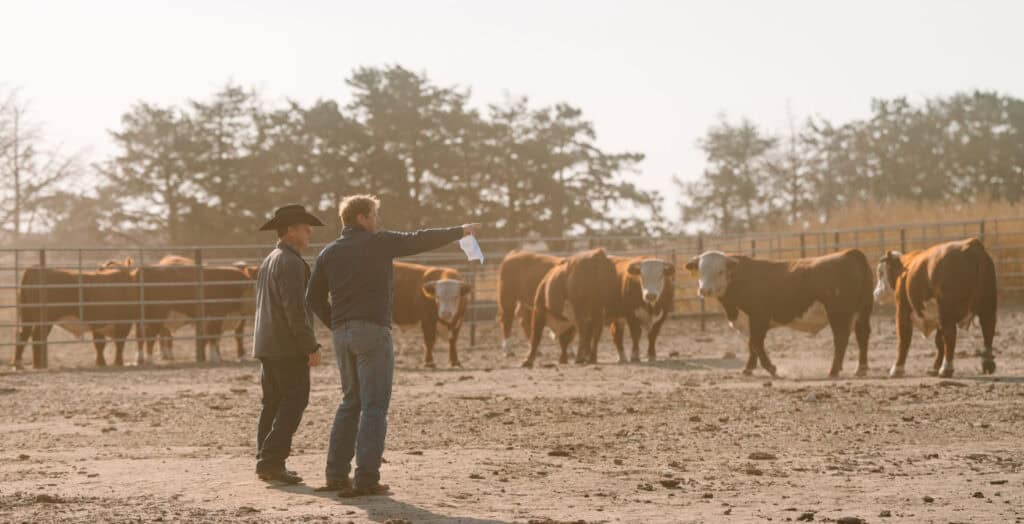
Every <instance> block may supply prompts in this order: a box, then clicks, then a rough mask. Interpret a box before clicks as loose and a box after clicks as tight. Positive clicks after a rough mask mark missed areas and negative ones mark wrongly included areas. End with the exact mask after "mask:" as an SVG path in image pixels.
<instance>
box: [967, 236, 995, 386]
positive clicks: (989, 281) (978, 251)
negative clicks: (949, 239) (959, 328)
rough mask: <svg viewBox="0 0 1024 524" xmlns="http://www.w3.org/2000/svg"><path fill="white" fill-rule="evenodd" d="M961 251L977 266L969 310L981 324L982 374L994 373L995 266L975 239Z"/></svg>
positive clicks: (982, 246)
mask: <svg viewBox="0 0 1024 524" xmlns="http://www.w3.org/2000/svg"><path fill="white" fill-rule="evenodd" d="M961 249H962V250H963V251H964V253H965V254H967V255H969V256H970V259H971V260H973V261H974V263H975V264H976V265H977V267H976V268H975V271H976V273H975V275H976V277H977V283H976V287H975V289H974V300H973V302H974V303H973V305H972V308H971V309H973V310H974V314H975V315H977V316H978V323H979V324H981V336H982V338H983V339H984V341H985V349H984V353H983V354H982V356H981V370H982V372H983V373H994V372H995V370H996V361H995V355H994V354H993V347H992V344H993V339H994V338H995V333H996V310H997V307H998V295H997V292H996V264H995V262H994V261H993V260H992V257H991V256H990V255H989V254H988V251H987V250H985V246H984V244H982V243H981V240H978V239H977V238H972V239H970V240H968V241H967V243H966V244H964V246H963V247H962V248H961Z"/></svg>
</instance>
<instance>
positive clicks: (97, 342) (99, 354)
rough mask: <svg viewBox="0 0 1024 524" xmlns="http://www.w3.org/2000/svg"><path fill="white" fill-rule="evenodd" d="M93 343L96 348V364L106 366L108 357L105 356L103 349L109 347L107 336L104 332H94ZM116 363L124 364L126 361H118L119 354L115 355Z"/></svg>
mask: <svg viewBox="0 0 1024 524" xmlns="http://www.w3.org/2000/svg"><path fill="white" fill-rule="evenodd" d="M92 345H93V347H95V348H96V366H97V367H101V368H102V367H106V365H107V359H105V358H103V350H104V349H105V348H106V347H107V337H106V335H104V334H103V333H97V332H95V331H94V332H93V333H92ZM114 365H115V366H122V365H124V362H123V361H122V362H118V359H117V356H115V357H114Z"/></svg>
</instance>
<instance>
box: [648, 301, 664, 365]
mask: <svg viewBox="0 0 1024 524" xmlns="http://www.w3.org/2000/svg"><path fill="white" fill-rule="evenodd" d="M665 317H668V314H667V313H666V314H665ZM663 324H665V318H662V319H661V320H659V321H658V322H655V323H654V325H652V326H651V332H650V333H648V334H647V361H648V362H654V361H655V360H658V356H657V353H656V351H655V344H656V343H657V342H658V334H660V333H661V326H662V325H663Z"/></svg>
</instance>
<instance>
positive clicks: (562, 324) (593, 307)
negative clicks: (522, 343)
mask: <svg viewBox="0 0 1024 524" xmlns="http://www.w3.org/2000/svg"><path fill="white" fill-rule="evenodd" d="M617 284H618V279H617V278H616V274H615V264H614V263H612V261H611V260H610V259H609V258H608V255H606V254H605V252H604V250H603V249H593V250H590V251H584V252H582V253H578V254H576V255H573V256H571V257H569V258H566V259H565V260H562V261H561V262H559V263H558V264H557V265H555V267H553V268H551V269H550V270H549V271H548V273H547V274H546V275H545V276H544V279H543V280H542V281H541V283H540V285H539V286H538V287H537V294H536V296H535V297H534V302H533V319H532V322H531V327H530V353H529V354H528V355H527V356H526V360H525V361H523V367H532V366H533V363H534V361H535V360H536V358H537V348H538V347H539V346H540V339H541V335H542V333H543V331H544V328H545V327H548V328H551V330H552V331H554V332H555V334H556V335H557V337H558V341H559V344H560V345H561V354H560V356H559V359H558V360H559V362H561V363H563V364H564V363H567V362H568V360H569V354H568V347H569V343H570V342H571V341H572V338H573V331H578V332H579V335H580V342H579V349H578V351H577V352H576V363H577V364H584V363H596V362H597V343H598V341H599V340H600V338H601V330H602V329H603V327H604V325H605V323H606V321H607V318H608V316H607V315H608V312H609V309H610V308H611V307H612V305H613V301H614V300H615V297H616V295H617V294H618V293H617Z"/></svg>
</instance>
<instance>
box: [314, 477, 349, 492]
mask: <svg viewBox="0 0 1024 524" xmlns="http://www.w3.org/2000/svg"><path fill="white" fill-rule="evenodd" d="M313 491H338V492H341V491H352V481H351V480H349V478H348V477H345V478H343V479H341V480H328V481H327V483H326V484H324V485H323V486H321V487H319V488H316V489H314V490H313Z"/></svg>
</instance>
